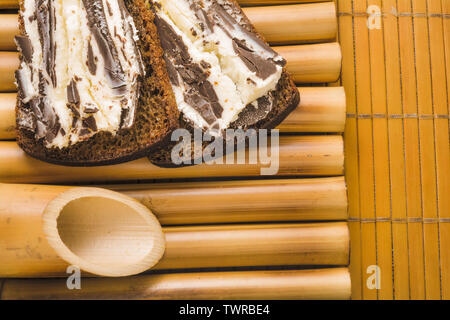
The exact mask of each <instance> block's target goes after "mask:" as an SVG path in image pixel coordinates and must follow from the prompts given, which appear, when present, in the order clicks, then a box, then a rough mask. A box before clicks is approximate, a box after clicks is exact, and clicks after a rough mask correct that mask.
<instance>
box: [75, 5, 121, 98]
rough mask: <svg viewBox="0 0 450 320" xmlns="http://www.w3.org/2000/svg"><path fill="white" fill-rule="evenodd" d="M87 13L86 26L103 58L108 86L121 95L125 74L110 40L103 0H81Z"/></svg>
mask: <svg viewBox="0 0 450 320" xmlns="http://www.w3.org/2000/svg"><path fill="white" fill-rule="evenodd" d="M83 5H84V8H85V10H86V13H87V18H88V26H89V29H90V30H91V33H92V34H93V35H94V38H95V40H96V42H97V45H98V48H99V51H100V55H101V56H102V58H103V60H104V65H105V73H106V78H107V81H108V84H109V86H110V87H111V88H112V89H113V90H114V91H115V94H117V95H119V96H121V95H123V94H124V93H125V92H126V90H127V87H126V85H127V84H126V82H125V80H124V79H125V74H124V72H123V69H122V66H121V64H120V60H119V57H118V53H117V49H116V47H115V45H114V41H113V40H112V37H111V34H110V32H109V29H108V24H107V21H106V15H105V10H104V7H103V1H101V0H83Z"/></svg>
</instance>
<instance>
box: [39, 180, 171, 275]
mask: <svg viewBox="0 0 450 320" xmlns="http://www.w3.org/2000/svg"><path fill="white" fill-rule="evenodd" d="M30 196H32V194H30ZM42 221H43V226H42V228H43V231H44V234H45V235H46V237H47V240H48V242H49V244H50V246H51V247H52V248H53V249H54V250H55V252H56V253H57V255H59V256H60V257H61V258H62V259H63V260H65V261H66V262H68V263H69V264H71V265H74V266H78V267H79V268H80V269H82V270H84V271H87V272H89V273H92V274H96V275H101V276H110V277H119V276H129V275H134V274H138V273H141V272H143V271H146V270H148V269H149V268H151V267H153V266H154V265H155V264H156V263H157V262H158V261H159V260H160V258H161V257H162V255H163V253H164V249H165V240H164V235H163V233H162V229H161V225H160V224H159V222H158V220H157V219H156V217H155V216H154V215H153V214H152V213H151V212H150V211H149V210H148V209H147V208H146V207H145V206H143V205H142V204H140V203H139V202H137V201H136V200H134V199H132V198H130V197H127V196H125V195H122V194H119V193H116V192H113V191H109V190H104V189H99V188H71V189H68V190H67V191H65V192H63V193H61V194H59V195H58V196H57V197H56V198H54V199H53V200H51V201H50V202H49V203H48V204H47V206H46V208H45V209H44V212H43V216H42Z"/></svg>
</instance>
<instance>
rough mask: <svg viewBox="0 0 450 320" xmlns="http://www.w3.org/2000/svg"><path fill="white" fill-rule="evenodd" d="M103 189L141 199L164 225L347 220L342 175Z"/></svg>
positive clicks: (159, 184) (140, 185)
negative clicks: (334, 176)
mask: <svg viewBox="0 0 450 320" xmlns="http://www.w3.org/2000/svg"><path fill="white" fill-rule="evenodd" d="M105 188H112V189H113V190H116V191H120V192H122V193H125V194H126V195H128V196H130V197H133V198H135V199H137V200H139V201H140V202H142V203H143V204H144V205H146V206H147V207H148V208H149V209H150V210H151V211H152V212H153V213H154V214H155V215H156V216H157V218H158V220H159V221H160V222H161V224H163V225H186V224H217V223H236V222H240V223H244V222H275V221H324V220H332V221H338V220H346V219H347V194H346V186H345V181H344V178H343V177H337V178H315V179H292V180H259V181H252V180H250V181H224V182H215V181H214V182H200V183H192V182H191V183H169V184H161V183H158V184H149V185H147V184H144V185H142V184H134V185H116V186H114V185H113V186H111V185H106V186H105ZM186 203H189V205H188V206H187V205H186Z"/></svg>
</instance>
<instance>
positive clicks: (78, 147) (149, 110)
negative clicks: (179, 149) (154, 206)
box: [16, 0, 179, 166]
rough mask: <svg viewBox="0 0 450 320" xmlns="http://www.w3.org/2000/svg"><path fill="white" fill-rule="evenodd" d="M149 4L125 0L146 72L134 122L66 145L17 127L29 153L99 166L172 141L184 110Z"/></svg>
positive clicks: (135, 156)
mask: <svg viewBox="0 0 450 320" xmlns="http://www.w3.org/2000/svg"><path fill="white" fill-rule="evenodd" d="M146 2H147V1H145V0H127V1H125V5H126V7H127V8H128V11H129V12H130V14H131V16H132V17H133V18H134V22H135V25H136V28H137V30H138V32H139V38H140V39H139V41H138V43H137V45H138V47H139V49H140V51H141V56H142V60H143V64H144V66H145V71H146V73H145V77H143V79H142V84H141V86H140V95H139V101H138V103H137V109H136V113H135V120H134V124H133V126H132V127H131V128H129V129H121V130H119V131H118V132H117V134H116V135H112V134H111V133H109V132H98V133H96V134H95V135H94V136H93V137H91V138H89V139H88V140H86V141H83V142H79V143H76V144H74V145H72V146H70V147H66V148H63V149H59V148H47V147H45V146H44V143H43V141H42V140H41V141H36V139H35V136H34V133H32V132H31V131H29V130H26V129H20V128H19V126H18V128H19V129H18V132H17V137H18V138H17V141H18V144H19V146H20V147H21V148H22V149H23V150H24V151H25V152H26V153H27V154H29V155H30V156H32V157H34V158H37V159H40V160H43V161H46V162H50V163H54V164H60V165H67V166H98V165H109V164H118V163H121V162H125V161H131V160H135V159H138V158H141V157H145V156H147V155H148V154H149V153H150V152H152V151H153V150H157V149H158V148H160V147H162V146H165V145H167V144H168V143H169V141H170V135H171V133H172V132H173V130H175V129H177V128H178V127H179V112H178V108H177V105H176V102H175V97H174V95H173V91H172V87H171V84H170V80H169V77H168V74H167V71H166V67H165V62H164V59H163V57H162V56H163V52H162V49H161V46H160V44H159V40H158V36H157V30H156V27H155V25H154V23H153V20H154V15H153V13H152V12H151V11H150V10H147V9H146V8H147V5H146ZM20 6H21V9H22V10H23V1H20ZM19 20H20V31H21V33H22V34H24V33H25V28H24V24H23V21H22V20H21V18H19ZM21 59H23V57H21ZM20 106H21V101H20V99H18V102H17V107H16V108H20ZM16 114H19V113H18V112H16ZM17 120H19V119H17ZM17 122H19V121H17Z"/></svg>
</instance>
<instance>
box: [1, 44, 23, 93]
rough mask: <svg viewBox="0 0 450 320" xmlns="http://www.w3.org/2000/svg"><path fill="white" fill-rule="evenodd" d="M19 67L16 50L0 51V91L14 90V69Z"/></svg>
mask: <svg viewBox="0 0 450 320" xmlns="http://www.w3.org/2000/svg"><path fill="white" fill-rule="evenodd" d="M17 68H19V59H18V54H17V52H0V91H1V92H13V91H16V90H17V88H16V85H15V78H14V71H15V70H16V69H17Z"/></svg>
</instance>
